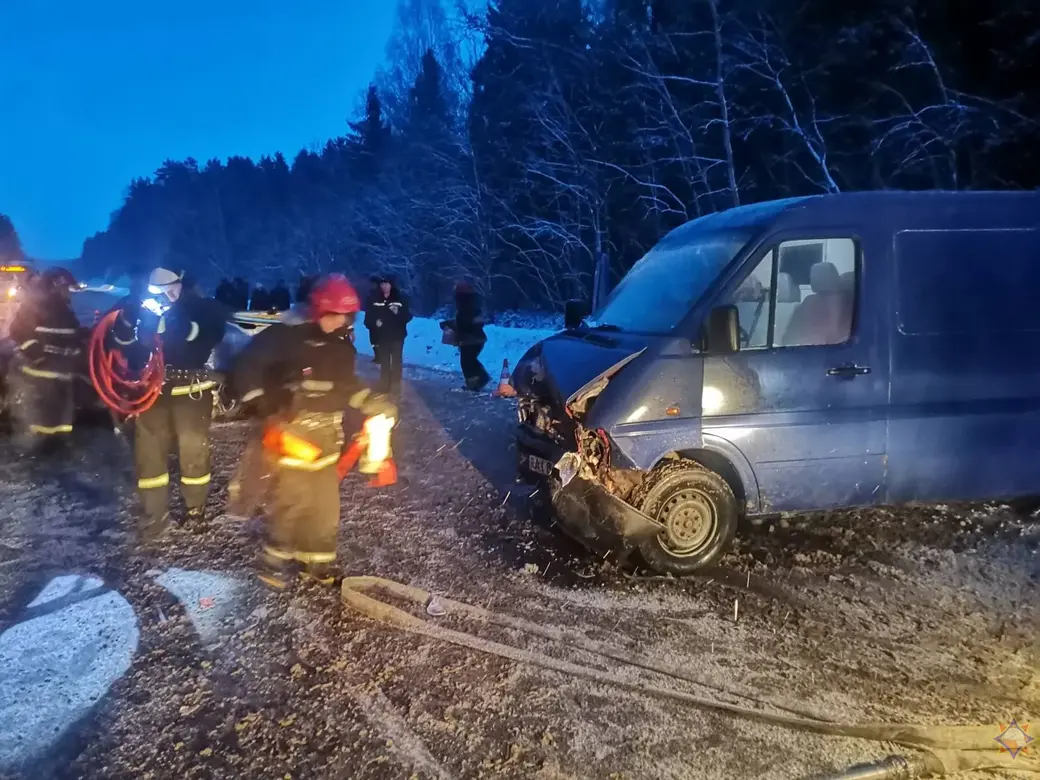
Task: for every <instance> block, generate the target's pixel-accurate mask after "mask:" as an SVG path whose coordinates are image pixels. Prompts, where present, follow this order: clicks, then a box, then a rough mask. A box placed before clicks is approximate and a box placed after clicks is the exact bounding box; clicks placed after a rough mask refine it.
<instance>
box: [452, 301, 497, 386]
mask: <svg viewBox="0 0 1040 780" xmlns="http://www.w3.org/2000/svg"><path fill="white" fill-rule="evenodd" d="M454 330H455V335H456V338H457V339H458V346H459V363H460V365H461V368H462V376H463V377H465V379H466V387H467V388H468V389H470V390H473V391H474V392H477V391H479V390H483V389H484V388H485V387H486V386H487V383H488V382H490V381H491V375H490V374H488V372H487V369H485V368H484V365H483V364H482V363H481V362H480V353H481V351H483V349H484V345H485V344H486V343H487V335H486V334H485V333H484V313H483V306H482V304H481V300H480V296H479V295H478V294H477V292H476V290H474V289H473V286H472V285H471V284H469V282H459V283H458V284H456V285H455V328H454Z"/></svg>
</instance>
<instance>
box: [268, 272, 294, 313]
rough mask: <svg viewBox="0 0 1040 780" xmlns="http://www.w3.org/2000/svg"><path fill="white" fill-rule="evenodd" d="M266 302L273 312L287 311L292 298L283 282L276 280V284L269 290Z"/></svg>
mask: <svg viewBox="0 0 1040 780" xmlns="http://www.w3.org/2000/svg"><path fill="white" fill-rule="evenodd" d="M268 302H269V303H270V307H271V309H272V310H274V311H288V310H289V307H291V306H292V296H291V295H290V294H289V288H288V287H286V286H285V282H283V281H282V280H281V279H279V280H278V284H276V285H275V286H274V287H272V288H271V292H270V294H269V296H268Z"/></svg>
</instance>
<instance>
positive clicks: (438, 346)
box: [356, 317, 556, 377]
mask: <svg viewBox="0 0 1040 780" xmlns="http://www.w3.org/2000/svg"><path fill="white" fill-rule="evenodd" d="M356 331H357V341H356V346H357V349H358V352H361V353H362V354H364V355H371V354H372V344H371V342H370V341H369V337H368V330H366V329H365V327H364V326H362V325H358V327H357V328H356ZM484 331H485V332H486V333H487V337H488V341H487V345H486V346H485V347H484V351H483V352H481V353H480V362H482V363H483V364H484V367H485V368H487V370H488V372H489V373H491V375H492V376H495V377H497V376H498V373H499V371H501V370H502V361H503V360H508V361H509V369H510V370H512V369H513V368H514V367H515V366H516V363H517V361H518V360H519V359H520V358H522V357H523V355H524V353H525V352H527V350H528V349H530V348H531V347H532V346H534V345H535V344H536V343H537V342H539V341H541V340H542V339H544V338H548V337H549V336H551V335H553V333H556V331H555V330H551V329H547V328H504V327H501V326H498V325H488V326H486V327H485V328H484ZM404 362H405V364H406V365H412V366H422V367H423V368H432V369H435V370H437V371H450V372H452V373H460V372H459V350H458V348H457V347H451V346H448V345H447V344H442V343H441V326H440V321H439V320H434V319H427V318H424V317H416V318H415V319H413V320H412V321H411V322H410V323H409V324H408V338H407V339H406V340H405V342H404Z"/></svg>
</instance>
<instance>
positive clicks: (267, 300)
mask: <svg viewBox="0 0 1040 780" xmlns="http://www.w3.org/2000/svg"><path fill="white" fill-rule="evenodd" d="M270 309H271V294H270V293H269V292H267V290H266V289H265V288H264V286H263V285H262V284H258V285H257V286H256V287H254V288H253V294H252V295H251V296H250V298H249V311H269V310H270Z"/></svg>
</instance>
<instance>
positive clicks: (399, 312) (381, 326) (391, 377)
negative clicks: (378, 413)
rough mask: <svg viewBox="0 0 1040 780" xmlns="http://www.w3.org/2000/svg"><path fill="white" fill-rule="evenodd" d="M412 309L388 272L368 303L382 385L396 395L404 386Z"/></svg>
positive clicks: (367, 319) (368, 322) (367, 317)
mask: <svg viewBox="0 0 1040 780" xmlns="http://www.w3.org/2000/svg"><path fill="white" fill-rule="evenodd" d="M411 320H412V312H411V309H410V308H409V306H408V299H407V298H406V297H405V296H404V295H402V294H401V292H400V291H399V290H398V289H397V285H396V284H394V280H393V279H391V278H390V277H389V276H382V277H380V278H379V283H378V285H377V286H376V289H375V290H374V291H373V293H372V297H371V298H370V299H369V301H368V306H367V307H365V327H366V328H368V332H369V338H370V340H371V342H372V347H373V349H374V350H376V354H377V355H378V360H379V368H380V370H379V389H380V391H381V392H384V393H389V394H391V395H397V394H398V393H399V392H400V390H401V372H402V365H401V360H402V357H403V354H404V340H405V337H406V336H407V335H408V323H409V322H411Z"/></svg>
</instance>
